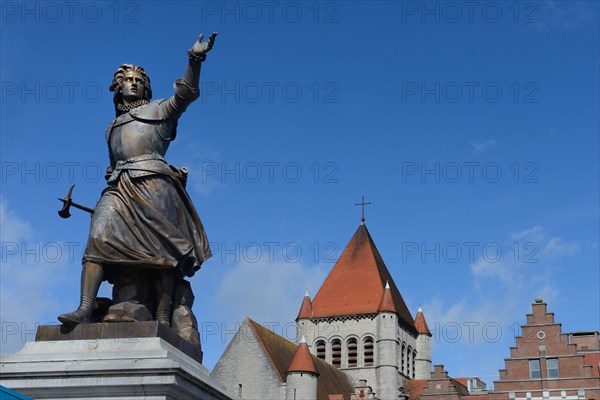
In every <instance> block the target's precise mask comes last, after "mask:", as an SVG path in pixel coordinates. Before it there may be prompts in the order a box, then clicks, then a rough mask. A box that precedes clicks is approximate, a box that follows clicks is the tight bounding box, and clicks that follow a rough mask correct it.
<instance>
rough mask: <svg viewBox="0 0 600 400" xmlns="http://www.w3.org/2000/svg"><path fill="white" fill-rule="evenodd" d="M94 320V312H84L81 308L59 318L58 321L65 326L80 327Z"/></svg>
mask: <svg viewBox="0 0 600 400" xmlns="http://www.w3.org/2000/svg"><path fill="white" fill-rule="evenodd" d="M91 318H92V310H89V311H87V310H82V309H81V308H79V309H77V310H75V311H73V312H71V313H66V314H62V315H59V316H58V320H59V321H60V322H62V323H63V324H64V325H70V326H73V325H78V324H83V323H85V322H90V319H91Z"/></svg>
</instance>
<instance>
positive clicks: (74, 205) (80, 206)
mask: <svg viewBox="0 0 600 400" xmlns="http://www.w3.org/2000/svg"><path fill="white" fill-rule="evenodd" d="M71 205H72V206H73V207H75V208H78V209H80V210H83V211H85V212H89V213H90V214H93V213H94V209H93V208H89V207H86V206H82V205H81V204H77V203H73V202H71Z"/></svg>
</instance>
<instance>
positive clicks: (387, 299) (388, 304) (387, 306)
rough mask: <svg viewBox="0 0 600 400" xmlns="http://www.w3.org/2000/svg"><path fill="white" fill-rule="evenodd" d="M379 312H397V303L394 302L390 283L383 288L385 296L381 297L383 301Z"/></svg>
mask: <svg viewBox="0 0 600 400" xmlns="http://www.w3.org/2000/svg"><path fill="white" fill-rule="evenodd" d="M377 311H379V312H384V311H388V312H393V313H397V312H398V310H396V305H395V304H394V299H393V298H392V291H391V290H390V285H389V283H386V284H385V289H384V290H383V296H382V297H381V303H379V309H378V310H377Z"/></svg>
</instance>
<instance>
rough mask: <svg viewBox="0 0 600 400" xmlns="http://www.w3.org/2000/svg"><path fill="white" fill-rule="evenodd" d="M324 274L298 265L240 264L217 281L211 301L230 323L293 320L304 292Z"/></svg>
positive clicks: (314, 288) (312, 290) (320, 270)
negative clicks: (245, 318) (248, 320)
mask: <svg viewBox="0 0 600 400" xmlns="http://www.w3.org/2000/svg"><path fill="white" fill-rule="evenodd" d="M326 273H327V271H325V269H321V268H319V267H312V268H309V267H306V266H304V265H302V264H301V263H300V262H296V263H292V262H289V263H286V262H283V261H278V262H273V263H269V262H266V261H263V262H257V263H250V262H246V261H244V262H241V263H239V264H237V265H236V266H235V267H234V268H233V269H230V270H229V271H227V272H226V273H225V274H223V277H222V279H221V282H220V284H219V286H218V289H217V292H216V294H215V297H214V299H213V302H214V304H215V305H218V308H219V312H220V313H222V315H226V316H227V317H226V318H227V319H229V320H230V321H241V320H243V319H244V317H246V316H249V317H251V318H252V319H254V320H256V321H257V322H261V321H283V322H290V321H293V320H294V319H295V317H296V313H297V312H298V310H299V309H300V304H301V302H302V298H303V296H304V292H305V290H306V289H309V291H310V292H311V293H313V294H314V293H315V292H314V291H315V290H316V289H318V288H319V287H320V285H321V284H322V283H323V281H324V280H325V276H326Z"/></svg>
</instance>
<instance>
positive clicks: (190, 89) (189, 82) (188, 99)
mask: <svg viewBox="0 0 600 400" xmlns="http://www.w3.org/2000/svg"><path fill="white" fill-rule="evenodd" d="M216 37H217V32H213V34H212V35H210V37H209V38H208V40H207V41H206V42H203V41H202V39H203V38H204V34H200V35H199V36H198V40H196V43H194V45H193V46H192V48H191V49H189V50H188V56H189V62H188V65H187V68H186V70H185V75H184V76H183V78H179V79H177V80H176V81H175V84H174V85H173V86H174V88H175V95H173V96H172V97H171V98H170V99H169V101H168V104H167V110H166V111H167V114H168V115H169V116H170V117H171V118H174V119H177V118H179V117H180V116H181V114H182V113H183V112H184V111H185V110H186V109H187V107H188V106H189V105H190V104H191V103H192V102H193V101H194V100H196V99H197V98H198V97H199V96H200V86H199V82H200V67H201V65H202V62H203V61H204V60H206V53H208V52H209V51H210V50H211V49H212V47H213V45H214V43H215V38H216Z"/></svg>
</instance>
